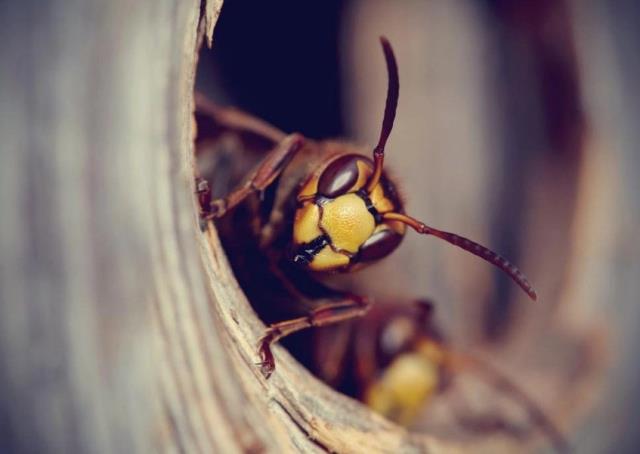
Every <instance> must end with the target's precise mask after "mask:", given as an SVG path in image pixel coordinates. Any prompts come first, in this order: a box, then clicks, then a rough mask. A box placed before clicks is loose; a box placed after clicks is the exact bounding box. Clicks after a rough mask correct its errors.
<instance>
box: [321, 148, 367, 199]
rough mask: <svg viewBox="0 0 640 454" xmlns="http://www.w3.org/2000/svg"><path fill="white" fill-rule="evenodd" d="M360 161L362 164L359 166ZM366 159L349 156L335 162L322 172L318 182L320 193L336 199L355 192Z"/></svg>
mask: <svg viewBox="0 0 640 454" xmlns="http://www.w3.org/2000/svg"><path fill="white" fill-rule="evenodd" d="M358 161H360V162H361V164H360V166H358ZM363 163H366V159H365V158H363V157H362V156H357V155H347V156H342V157H340V158H338V159H336V160H335V161H333V162H332V163H331V164H329V166H328V167H327V168H326V169H325V170H324V172H322V176H321V177H320V180H319V181H318V193H319V194H321V195H323V196H325V197H329V198H336V197H338V196H340V195H342V194H346V193H347V192H349V190H353V187H354V185H355V184H356V182H357V181H358V178H359V177H360V172H361V171H362V169H363V168H364V166H363Z"/></svg>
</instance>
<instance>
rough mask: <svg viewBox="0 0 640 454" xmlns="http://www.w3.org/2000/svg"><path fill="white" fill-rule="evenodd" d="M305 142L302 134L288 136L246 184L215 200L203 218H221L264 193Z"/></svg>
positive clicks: (272, 151)
mask: <svg viewBox="0 0 640 454" xmlns="http://www.w3.org/2000/svg"><path fill="white" fill-rule="evenodd" d="M304 140H305V139H304V137H303V136H301V135H300V134H290V135H288V136H286V137H285V138H284V139H283V140H282V141H281V142H280V143H279V144H278V145H276V147H275V148H274V149H273V150H271V151H270V152H269V153H268V154H267V156H266V157H265V158H264V160H263V161H262V162H261V163H260V165H259V166H258V168H257V169H256V170H255V171H254V172H253V173H252V174H251V176H250V177H249V178H248V179H247V180H246V182H244V183H243V184H241V185H240V186H239V187H237V188H236V189H234V190H233V191H231V192H230V193H229V194H228V195H227V196H226V197H223V198H220V199H216V200H213V201H212V202H211V203H210V205H209V210H208V212H206V213H205V214H204V215H203V218H204V219H207V220H208V219H215V218H219V217H221V216H223V215H224V214H225V213H226V212H227V211H228V210H230V209H231V208H233V207H235V206H236V205H238V204H239V203H241V202H242V201H243V200H244V199H246V198H247V197H248V196H249V195H251V194H253V193H256V192H262V191H264V190H265V189H266V188H267V187H268V186H269V185H270V184H271V183H273V181H274V180H275V179H276V178H277V177H278V175H280V173H281V172H282V170H283V169H284V168H285V167H286V166H287V164H288V163H289V161H291V159H292V158H293V157H294V156H295V154H296V153H297V152H298V151H299V150H300V148H302V145H303V144H304Z"/></svg>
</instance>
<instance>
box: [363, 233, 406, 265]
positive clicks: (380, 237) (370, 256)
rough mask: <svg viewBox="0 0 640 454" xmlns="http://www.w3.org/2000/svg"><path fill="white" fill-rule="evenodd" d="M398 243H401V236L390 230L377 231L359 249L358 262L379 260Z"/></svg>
mask: <svg viewBox="0 0 640 454" xmlns="http://www.w3.org/2000/svg"><path fill="white" fill-rule="evenodd" d="M400 241H402V235H399V234H398V233H396V232H395V231H393V230H391V229H383V230H378V231H377V232H375V233H374V234H373V235H371V236H370V237H369V239H368V240H367V241H365V242H364V244H363V245H362V246H361V247H360V252H359V254H358V260H359V261H361V262H371V261H374V260H380V259H381V258H383V257H386V256H387V255H389V254H390V253H391V252H392V251H393V250H394V249H395V248H397V247H398V245H399V244H400Z"/></svg>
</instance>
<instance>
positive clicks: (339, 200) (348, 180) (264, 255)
mask: <svg viewBox="0 0 640 454" xmlns="http://www.w3.org/2000/svg"><path fill="white" fill-rule="evenodd" d="M381 43H382V49H383V52H384V57H385V60H386V64H387V71H388V76H389V83H388V90H387V99H386V106H385V110H384V117H383V121H382V129H381V132H380V138H379V140H378V144H377V145H376V147H375V148H374V149H373V159H370V158H368V157H367V154H369V150H366V149H362V148H359V147H356V146H354V145H351V144H348V143H344V142H337V141H321V142H315V141H311V140H308V139H306V138H304V137H303V136H301V135H300V134H289V135H287V134H285V133H283V132H282V131H279V130H278V129H276V128H275V127H273V126H271V125H269V124H267V123H265V122H263V121H262V120H259V119H257V118H254V117H251V116H250V115H248V114H245V113H243V112H240V111H238V110H235V109H230V108H220V107H218V106H216V105H214V104H213V103H211V102H209V101H207V100H205V99H204V98H202V97H200V96H196V112H195V119H196V127H197V137H196V154H197V160H198V175H197V177H196V178H197V180H196V186H197V193H198V197H199V201H200V205H201V208H202V214H201V216H202V220H203V228H208V226H209V224H210V222H211V221H212V220H216V226H217V228H218V231H219V233H220V235H221V239H222V242H223V245H224V247H225V250H226V252H227V255H228V257H229V260H230V262H231V265H232V267H233V270H234V272H235V275H236V277H237V279H238V281H239V283H240V285H241V286H242V288H243V290H244V291H245V293H246V294H247V296H248V298H249V300H250V301H252V303H253V304H254V307H255V308H256V310H257V311H258V313H259V315H260V316H261V318H262V319H263V321H265V322H266V323H268V324H269V327H268V328H267V330H266V332H265V334H264V336H263V337H262V339H261V340H260V342H259V347H258V352H259V355H260V358H261V362H260V365H261V370H262V373H263V374H264V376H265V377H267V378H268V377H269V376H270V375H271V373H272V372H273V371H274V368H275V360H274V357H273V354H272V352H271V344H272V343H274V342H277V341H278V340H280V339H282V338H283V337H285V336H288V335H289V334H292V333H294V332H296V331H300V330H302V329H305V328H310V327H315V326H324V325H329V324H333V323H336V322H341V321H344V320H348V319H352V318H355V317H361V316H363V315H364V314H365V313H366V312H367V310H368V309H369V307H370V304H371V301H370V299H369V298H367V297H363V296H360V295H355V294H352V293H348V292H344V291H339V290H336V289H332V288H330V287H329V286H327V285H325V284H324V283H323V278H325V277H326V276H327V275H328V274H331V273H345V272H351V271H355V270H357V269H361V268H363V267H365V266H367V265H369V264H372V263H375V262H377V261H378V260H380V259H382V258H384V257H386V256H387V255H389V254H390V253H391V252H392V251H393V250H395V249H396V248H397V247H398V245H399V244H400V242H401V241H402V238H403V237H404V234H405V231H406V227H407V226H409V227H410V228H412V229H414V230H415V231H417V232H418V233H420V234H424V235H433V236H436V237H438V238H440V239H442V240H445V241H447V242H449V243H451V244H453V245H455V246H458V247H461V248H462V249H465V250H467V251H469V252H471V253H473V254H475V255H477V256H479V257H481V258H482V259H484V260H486V261H488V262H489V263H492V264H493V265H495V266H497V267H498V268H500V269H501V270H503V271H504V272H505V273H507V274H508V275H509V276H510V277H511V278H512V279H513V280H514V281H515V282H516V283H517V284H518V285H519V286H520V287H521V288H522V289H523V290H524V291H525V292H526V293H527V294H528V295H529V296H530V297H531V298H532V299H534V300H535V299H536V293H535V291H534V290H533V288H532V286H531V285H530V284H529V282H528V281H527V279H526V278H525V277H524V275H523V274H522V273H521V272H520V271H519V270H518V269H517V268H516V267H515V266H514V265H512V264H511V263H509V262H508V261H507V260H506V259H505V258H503V257H501V256H499V255H498V254H496V253H494V252H493V251H491V250H489V249H487V248H485V247H484V246H481V245H479V244H477V243H475V242H473V241H471V240H468V239H466V238H463V237H461V236H458V235H456V234H453V233H448V232H444V231H441V230H437V229H435V228H432V227H429V226H427V225H426V224H424V223H422V222H421V221H418V220H416V219H414V218H412V217H410V216H409V215H407V214H405V212H404V208H403V203H402V200H401V198H400V197H399V195H398V191H397V189H396V185H395V184H394V182H393V181H392V180H391V179H390V178H389V177H388V176H387V175H386V173H385V171H384V170H383V162H384V150H385V144H386V142H387V139H388V137H389V135H390V133H391V129H392V127H393V122H394V118H395V114H396V107H397V103H398V94H399V78H398V68H397V64H396V60H395V56H394V54H393V51H392V49H391V45H390V44H389V42H388V41H387V40H386V39H385V38H381ZM248 169H251V170H248ZM435 354H437V352H434V355H435Z"/></svg>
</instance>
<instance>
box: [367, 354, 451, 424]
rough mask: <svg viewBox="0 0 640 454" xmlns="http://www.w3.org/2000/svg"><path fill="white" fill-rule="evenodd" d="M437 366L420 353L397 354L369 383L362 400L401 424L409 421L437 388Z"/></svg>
mask: <svg viewBox="0 0 640 454" xmlns="http://www.w3.org/2000/svg"><path fill="white" fill-rule="evenodd" d="M438 381H439V376H438V366H437V365H436V364H435V363H433V362H431V361H429V359H427V358H425V357H424V356H423V355H422V354H420V353H405V354H403V355H400V356H399V357H397V358H396V359H395V360H394V361H393V362H392V363H391V364H390V365H389V367H388V368H387V369H386V370H385V371H384V373H383V374H382V376H381V377H380V378H379V379H378V380H377V381H376V382H375V383H374V384H373V385H371V386H370V387H369V389H368V390H367V392H366V394H365V403H366V404H367V405H368V406H369V407H370V408H371V409H372V410H374V411H376V412H378V413H380V414H382V415H384V416H386V417H387V418H389V419H391V420H393V421H396V422H397V423H399V424H402V425H405V426H407V425H409V424H411V422H412V421H413V419H414V418H415V417H416V416H417V414H418V412H419V411H420V409H421V408H422V407H423V406H424V405H425V403H426V402H427V400H428V399H429V398H430V397H431V396H432V395H433V394H434V393H435V391H436V390H437V388H438Z"/></svg>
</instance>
